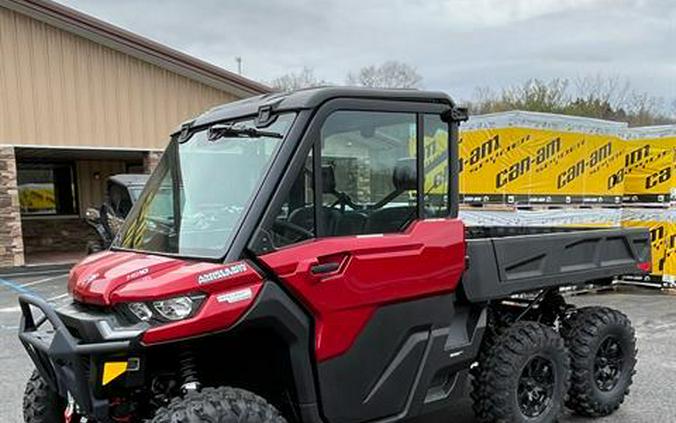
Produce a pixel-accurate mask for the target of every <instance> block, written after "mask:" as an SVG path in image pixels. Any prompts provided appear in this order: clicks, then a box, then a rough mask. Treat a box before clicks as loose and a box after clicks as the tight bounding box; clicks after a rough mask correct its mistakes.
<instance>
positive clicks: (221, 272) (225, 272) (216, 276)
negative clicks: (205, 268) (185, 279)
mask: <svg viewBox="0 0 676 423" xmlns="http://www.w3.org/2000/svg"><path fill="white" fill-rule="evenodd" d="M244 272H246V264H244V263H239V264H233V265H232V266H230V267H226V268H223V269H218V270H214V271H213V272H209V273H203V274H201V275H199V276H198V277H197V282H198V283H199V284H205V283H210V282H215V281H218V280H221V279H225V278H229V277H231V276H235V275H237V274H239V273H244Z"/></svg>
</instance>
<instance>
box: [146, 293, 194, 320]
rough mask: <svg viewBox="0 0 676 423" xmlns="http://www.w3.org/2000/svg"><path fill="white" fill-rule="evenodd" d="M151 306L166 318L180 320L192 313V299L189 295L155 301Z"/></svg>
mask: <svg viewBox="0 0 676 423" xmlns="http://www.w3.org/2000/svg"><path fill="white" fill-rule="evenodd" d="M153 307H154V308H155V310H157V312H158V313H160V315H161V316H162V317H164V318H165V319H167V320H182V319H185V318H186V317H188V316H190V314H192V310H193V301H192V299H191V298H190V297H176V298H170V299H168V300H161V301H155V302H153Z"/></svg>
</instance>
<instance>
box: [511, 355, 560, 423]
mask: <svg viewBox="0 0 676 423" xmlns="http://www.w3.org/2000/svg"><path fill="white" fill-rule="evenodd" d="M554 382H555V375H554V366H553V365H552V362H551V361H550V360H548V359H546V358H544V357H534V358H532V359H531V360H530V361H529V362H528V363H526V366H525V367H524V368H523V372H521V377H520V378H519V386H518V389H517V396H518V400H519V408H520V409H521V413H522V414H523V415H524V416H526V417H538V416H540V415H541V414H542V413H544V412H545V410H547V408H548V407H549V405H550V404H551V402H552V397H553V395H554Z"/></svg>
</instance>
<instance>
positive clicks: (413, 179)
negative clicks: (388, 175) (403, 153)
mask: <svg viewBox="0 0 676 423" xmlns="http://www.w3.org/2000/svg"><path fill="white" fill-rule="evenodd" d="M417 173H418V171H417V167H416V159H415V157H407V158H404V159H399V160H397V164H396V165H395V166H394V173H393V174H392V184H394V188H395V189H396V190H397V191H411V190H415V189H417V188H418V182H417V180H418V178H417Z"/></svg>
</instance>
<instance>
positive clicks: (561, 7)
mask: <svg viewBox="0 0 676 423" xmlns="http://www.w3.org/2000/svg"><path fill="white" fill-rule="evenodd" d="M62 3H64V4H66V5H68V6H71V7H74V8H76V9H79V10H81V11H83V12H85V13H90V14H92V15H94V16H97V17H99V18H101V19H104V20H106V21H109V22H111V23H113V24H116V25H119V26H122V27H124V28H127V29H129V30H131V31H134V32H137V33H139V34H142V35H145V36H147V37H150V38H152V39H155V40H157V41H160V42H162V43H165V44H168V45H170V46H172V47H174V48H177V49H179V50H182V51H185V52H187V53H189V54H192V55H194V56H197V57H199V58H201V59H204V60H207V61H209V62H212V63H214V64H217V65H219V66H222V67H225V68H227V69H230V70H234V69H235V60H234V58H235V57H236V56H241V57H242V58H243V62H244V73H245V75H246V76H249V77H251V78H254V79H258V80H263V81H270V80H272V79H274V78H275V77H277V76H279V75H281V74H284V73H287V72H290V71H298V70H300V69H302V68H303V67H304V66H308V67H311V68H314V69H315V72H316V73H317V74H318V76H319V77H320V78H322V79H326V80H329V81H335V82H338V83H342V82H344V79H345V75H346V74H347V72H348V71H350V70H354V69H357V68H359V67H361V66H365V65H369V64H373V63H379V62H383V61H385V60H390V59H394V60H401V61H405V62H408V63H410V64H412V65H414V66H416V67H417V69H418V71H419V73H421V74H422V75H423V77H424V85H425V87H426V88H430V89H441V90H446V91H448V92H449V93H451V94H452V95H454V96H456V97H459V98H468V97H469V96H471V95H472V93H473V90H474V89H475V87H477V86H491V87H493V88H496V89H499V88H500V87H502V86H505V85H511V84H515V83H519V82H522V81H524V80H525V79H528V78H533V77H537V78H551V77H570V78H574V77H576V76H580V75H587V74H599V73H600V74H608V75H619V76H621V77H626V78H628V79H629V80H630V81H631V83H632V85H633V86H634V87H636V88H638V89H641V90H645V91H647V92H649V93H650V94H652V95H656V96H661V97H665V98H666V99H667V101H668V102H670V101H671V99H675V98H676V74H675V73H674V69H675V68H676V55H674V54H673V53H674V44H676V28H675V24H674V22H676V2H674V1H672V0H510V1H504V0H371V1H365V0H341V1H329V0H285V1H265V0H247V1H218V0H193V1H191V2H185V1H182V0H169V1H164V0H144V1H140V0H135V1H133V0H119V1H116V2H101V1H97V0H62Z"/></svg>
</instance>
